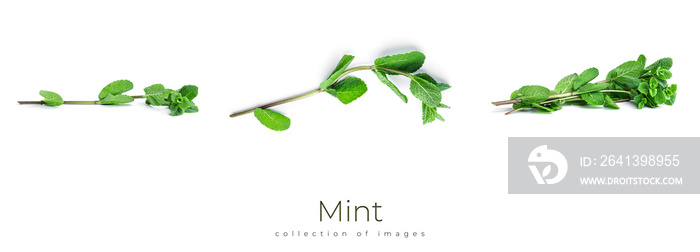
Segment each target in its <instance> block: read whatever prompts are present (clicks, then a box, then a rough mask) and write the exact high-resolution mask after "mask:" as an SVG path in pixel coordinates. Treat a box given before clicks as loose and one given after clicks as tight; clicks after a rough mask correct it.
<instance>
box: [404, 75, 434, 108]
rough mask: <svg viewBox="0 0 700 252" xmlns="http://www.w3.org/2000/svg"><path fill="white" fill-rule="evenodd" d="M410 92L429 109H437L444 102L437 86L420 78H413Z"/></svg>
mask: <svg viewBox="0 0 700 252" xmlns="http://www.w3.org/2000/svg"><path fill="white" fill-rule="evenodd" d="M410 90H411V94H413V96H415V97H416V98H418V100H420V101H422V102H424V103H425V104H426V105H427V106H428V107H437V105H438V104H440V101H441V100H442V94H441V93H440V89H439V88H438V87H437V86H435V84H433V83H430V82H429V81H427V80H425V79H423V78H420V77H415V76H412V77H411V86H410Z"/></svg>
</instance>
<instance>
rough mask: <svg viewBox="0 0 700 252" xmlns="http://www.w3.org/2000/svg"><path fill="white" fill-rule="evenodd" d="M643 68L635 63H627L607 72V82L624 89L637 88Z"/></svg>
mask: <svg viewBox="0 0 700 252" xmlns="http://www.w3.org/2000/svg"><path fill="white" fill-rule="evenodd" d="M643 71H644V67H643V66H642V65H640V64H639V62H637V61H627V62H625V63H622V65H620V66H618V67H616V68H615V69H613V70H610V72H608V77H607V79H608V80H611V81H614V82H615V84H617V85H619V86H620V87H622V88H624V89H632V88H637V86H639V77H641V76H642V72H643Z"/></svg>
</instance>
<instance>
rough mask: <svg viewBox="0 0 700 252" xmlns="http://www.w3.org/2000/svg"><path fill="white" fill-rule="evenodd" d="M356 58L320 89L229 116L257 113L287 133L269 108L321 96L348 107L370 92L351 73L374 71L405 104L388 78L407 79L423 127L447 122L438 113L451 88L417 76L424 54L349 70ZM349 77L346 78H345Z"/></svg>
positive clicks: (347, 58) (283, 120) (284, 121)
mask: <svg viewBox="0 0 700 252" xmlns="http://www.w3.org/2000/svg"><path fill="white" fill-rule="evenodd" d="M354 58H355V57H354V56H352V55H344V56H343V57H342V58H341V59H340V61H339V62H338V65H337V66H336V67H335V69H334V70H333V72H331V74H330V75H329V76H328V78H326V80H324V81H323V82H321V84H320V85H319V87H318V88H317V89H314V90H311V91H309V92H306V93H303V94H301V95H298V96H294V97H292V98H288V99H284V100H280V101H276V102H272V103H269V104H266V105H262V106H259V107H255V108H251V109H248V110H244V111H241V112H237V113H233V114H231V115H230V117H237V116H241V115H245V114H249V113H253V112H254V114H255V117H256V118H257V119H258V121H260V123H261V124H263V125H264V126H266V127H267V128H269V129H272V130H275V131H283V130H287V129H288V128H289V126H290V122H291V120H290V119H289V118H288V117H286V116H284V115H282V114H280V113H278V112H275V111H272V110H270V109H268V108H270V107H274V106H277V105H282V104H285V103H288V102H293V101H296V100H301V99H304V98H307V97H310V96H313V95H316V94H318V93H323V92H325V93H328V94H329V95H331V96H333V97H335V98H337V99H338V100H339V101H340V102H342V103H343V104H349V103H351V102H353V101H355V100H356V99H357V98H360V97H361V96H362V95H364V94H365V92H367V85H366V84H365V82H364V81H362V80H361V79H360V78H357V77H346V76H347V75H348V74H350V73H353V72H357V71H362V70H371V71H372V72H374V73H375V74H376V75H377V78H378V79H379V81H380V82H381V83H383V84H384V85H386V86H387V87H389V89H390V90H391V91H392V92H394V94H396V96H398V97H399V99H401V101H403V102H404V103H407V102H408V98H407V97H406V95H404V94H403V93H402V92H401V90H399V89H398V88H397V87H396V85H394V83H392V82H391V80H389V77H388V75H401V76H404V77H406V78H408V79H409V80H410V81H411V82H410V87H409V90H410V91H411V94H413V96H414V97H416V98H417V99H418V100H419V101H421V103H422V106H421V110H422V119H423V124H426V123H429V122H433V121H435V120H440V121H444V120H445V119H444V118H443V117H442V116H441V115H440V114H439V113H438V112H437V109H438V108H449V106H447V105H444V104H442V103H441V102H442V91H444V90H447V89H449V88H450V85H448V84H445V83H438V82H437V81H436V80H435V79H433V78H432V77H431V76H430V75H428V74H427V73H417V74H414V73H415V72H416V71H418V70H419V69H420V68H421V67H422V66H423V63H424V62H425V55H424V54H423V53H421V52H419V51H413V52H409V53H404V54H397V55H390V56H385V57H381V58H378V59H376V60H375V61H374V64H373V65H369V66H356V67H352V68H348V67H349V66H350V63H351V62H352V60H353V59H354ZM345 77H346V78H345Z"/></svg>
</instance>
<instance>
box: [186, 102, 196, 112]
mask: <svg viewBox="0 0 700 252" xmlns="http://www.w3.org/2000/svg"><path fill="white" fill-rule="evenodd" d="M197 112H199V108H198V107H197V105H194V102H191V101H190V107H189V108H187V109H185V113H197Z"/></svg>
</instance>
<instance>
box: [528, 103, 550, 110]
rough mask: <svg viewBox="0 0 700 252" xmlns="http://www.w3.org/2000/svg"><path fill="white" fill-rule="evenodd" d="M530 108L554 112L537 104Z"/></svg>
mask: <svg viewBox="0 0 700 252" xmlns="http://www.w3.org/2000/svg"><path fill="white" fill-rule="evenodd" d="M532 106H533V107H535V108H538V109H540V110H542V111H547V112H554V111H555V110H554V109H551V108H548V107H545V106H542V105H540V104H537V103H533V104H532Z"/></svg>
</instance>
